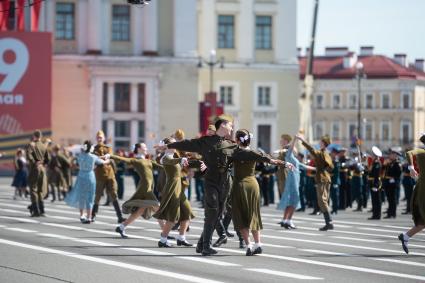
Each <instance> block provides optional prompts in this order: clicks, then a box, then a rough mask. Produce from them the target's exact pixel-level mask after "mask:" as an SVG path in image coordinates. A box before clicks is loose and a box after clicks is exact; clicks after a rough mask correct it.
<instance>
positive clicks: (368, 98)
mask: <svg viewBox="0 0 425 283" xmlns="http://www.w3.org/2000/svg"><path fill="white" fill-rule="evenodd" d="M365 108H366V109H373V94H366V103H365Z"/></svg>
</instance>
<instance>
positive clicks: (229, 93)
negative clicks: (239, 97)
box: [220, 86, 233, 105]
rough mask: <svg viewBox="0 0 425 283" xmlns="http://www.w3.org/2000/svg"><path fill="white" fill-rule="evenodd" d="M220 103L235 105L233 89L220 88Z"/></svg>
mask: <svg viewBox="0 0 425 283" xmlns="http://www.w3.org/2000/svg"><path fill="white" fill-rule="evenodd" d="M220 102H221V103H223V104H224V105H233V87H231V86H220Z"/></svg>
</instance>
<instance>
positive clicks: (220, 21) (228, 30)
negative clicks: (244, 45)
mask: <svg viewBox="0 0 425 283" xmlns="http://www.w3.org/2000/svg"><path fill="white" fill-rule="evenodd" d="M225 18H228V19H230V18H231V19H232V20H231V23H230V21H229V22H226V21H224V19H225ZM221 27H223V29H224V32H221ZM229 35H230V36H231V38H230V39H227V37H228V36H229ZM217 48H218V49H235V15H231V14H220V15H217Z"/></svg>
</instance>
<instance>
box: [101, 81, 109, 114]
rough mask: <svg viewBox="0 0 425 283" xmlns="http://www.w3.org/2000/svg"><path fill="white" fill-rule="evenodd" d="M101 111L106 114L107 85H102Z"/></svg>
mask: <svg viewBox="0 0 425 283" xmlns="http://www.w3.org/2000/svg"><path fill="white" fill-rule="evenodd" d="M102 111H103V112H108V83H103V85H102Z"/></svg>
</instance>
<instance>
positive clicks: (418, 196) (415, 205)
mask: <svg viewBox="0 0 425 283" xmlns="http://www.w3.org/2000/svg"><path fill="white" fill-rule="evenodd" d="M407 155H408V157H409V158H410V159H412V156H415V157H416V163H417V165H418V167H419V171H418V173H419V178H418V181H417V182H416V186H415V189H414V191H413V197H412V203H411V207H412V218H413V222H414V223H415V225H425V149H414V150H412V151H409V152H408V153H407ZM411 161H412V160H411ZM411 164H413V163H412V162H411Z"/></svg>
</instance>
